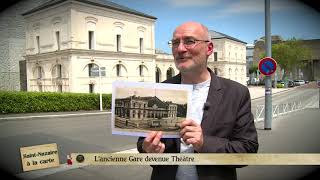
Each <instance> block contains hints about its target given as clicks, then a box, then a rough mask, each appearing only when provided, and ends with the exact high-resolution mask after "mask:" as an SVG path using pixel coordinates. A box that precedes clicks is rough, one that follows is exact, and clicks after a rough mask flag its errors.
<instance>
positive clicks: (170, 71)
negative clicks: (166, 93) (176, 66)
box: [167, 67, 174, 79]
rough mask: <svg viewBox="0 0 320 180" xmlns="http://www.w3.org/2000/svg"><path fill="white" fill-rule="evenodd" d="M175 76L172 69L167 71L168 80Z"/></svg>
mask: <svg viewBox="0 0 320 180" xmlns="http://www.w3.org/2000/svg"><path fill="white" fill-rule="evenodd" d="M173 76H174V70H173V68H172V67H170V68H169V69H168V70H167V79H169V78H171V77H173Z"/></svg>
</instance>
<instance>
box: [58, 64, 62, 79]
mask: <svg viewBox="0 0 320 180" xmlns="http://www.w3.org/2000/svg"><path fill="white" fill-rule="evenodd" d="M61 77H62V70H61V64H58V65H57V78H61Z"/></svg>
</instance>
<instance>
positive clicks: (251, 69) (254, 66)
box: [249, 64, 258, 74]
mask: <svg viewBox="0 0 320 180" xmlns="http://www.w3.org/2000/svg"><path fill="white" fill-rule="evenodd" d="M257 70H258V65H257V64H253V65H252V66H251V67H250V68H249V74H252V73H255V72H257Z"/></svg>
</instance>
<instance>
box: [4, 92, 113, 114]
mask: <svg viewBox="0 0 320 180" xmlns="http://www.w3.org/2000/svg"><path fill="white" fill-rule="evenodd" d="M99 97H100V96H99V94H86V93H56V92H22V91H21V92H18V91H0V113H2V114H7V113H30V112H58V111H79V110H99V108H100V105H99V102H100V101H99ZM102 102H103V108H104V109H110V107H111V94H103V95H102Z"/></svg>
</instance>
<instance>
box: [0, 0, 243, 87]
mask: <svg viewBox="0 0 320 180" xmlns="http://www.w3.org/2000/svg"><path fill="white" fill-rule="evenodd" d="M15 6H16V7H15V9H19V8H18V7H28V8H26V9H25V10H22V9H20V11H19V12H20V13H19V15H17V16H20V17H21V18H20V21H21V22H22V23H20V24H21V25H18V26H19V27H21V28H20V29H19V30H18V28H16V29H17V32H20V33H21V34H22V35H21V39H19V40H18V41H19V42H20V44H21V48H20V49H19V50H17V49H15V48H7V50H8V51H9V50H10V49H12V53H7V54H15V57H14V58H5V59H9V60H10V63H7V64H8V65H6V62H9V61H4V60H1V61H4V63H2V66H1V75H2V76H1V81H2V82H1V89H5V90H19V89H23V90H28V91H51V92H83V93H88V92H89V93H97V92H99V90H100V89H101V90H102V92H103V93H111V83H112V82H113V81H114V80H128V81H140V82H141V81H144V82H161V81H164V80H165V79H167V78H169V77H172V76H174V75H176V74H178V73H179V71H178V70H177V69H176V67H175V64H174V60H173V56H172V55H171V54H167V53H164V52H160V51H156V50H155V38H154V36H155V34H154V33H155V32H154V26H155V21H156V18H155V17H153V16H150V15H147V14H144V13H141V12H138V11H135V10H133V9H130V8H127V7H124V6H121V5H118V4H115V3H112V2H109V1H97V0H81V1H80V0H71V1H70V0H68V1H62V0H53V1H47V0H39V1H28V0H27V1H24V4H19V3H17V4H16V5H15ZM10 11H11V10H10ZM22 12H24V13H22ZM21 14H22V15H21ZM13 21H14V20H13ZM11 24H15V23H11ZM12 28H13V27H12ZM9 29H10V28H9ZM9 29H6V28H3V31H4V30H7V31H9ZM10 32H11V31H10ZM3 34H5V33H1V35H3ZM221 34H222V33H221ZM212 40H213V41H214V44H215V53H214V54H215V55H212V56H211V57H210V59H209V61H208V65H209V67H211V68H212V69H213V70H214V71H215V72H216V73H217V74H218V75H220V76H222V77H225V78H229V79H233V80H236V81H239V82H241V80H242V79H245V77H240V74H241V71H242V68H240V59H241V58H239V57H240V56H239V57H237V55H234V53H235V52H234V51H238V50H239V49H238V45H237V43H239V42H241V41H239V42H238V41H237V40H236V41H234V38H233V39H232V38H230V37H229V36H227V37H226V38H225V39H223V38H220V37H219V38H214V37H213V38H212ZM3 42H5V41H3ZM3 42H2V43H3ZM228 43H229V46H228V45H226V44H228ZM9 44H10V43H9ZM12 44H14V46H12V47H19V43H18V42H16V41H14V42H13V43H12ZM240 44H241V43H240ZM224 46H225V47H224ZM228 48H234V50H228ZM13 52H14V53H13ZM227 52H230V53H231V54H230V56H227V55H226V53H227ZM236 53H239V52H236ZM5 54H6V53H4V55H5ZM4 55H3V56H4ZM17 56H19V57H17ZM233 56H235V57H233ZM215 57H216V59H214V58H215ZM22 60H24V61H22ZM19 61H20V64H19ZM12 62H13V63H12ZM19 66H20V67H19ZM13 69H15V70H14V72H13ZM99 69H100V75H101V76H99ZM9 71H10V73H9V74H8V73H7V74H5V72H9ZM11 71H12V72H11ZM19 71H20V83H19V73H18V72H19ZM243 71H245V69H243ZM14 74H16V77H15V80H14V81H13V80H12V79H13V77H14V76H13V75H14ZM9 77H10V78H9ZM8 78H9V79H8ZM10 79H11V80H10ZM8 82H10V84H9V83H8ZM241 83H243V82H241ZM20 84H21V85H20ZM243 84H244V83H243ZM6 86H8V87H6ZM9 86H10V87H9ZM11 87H12V88H11ZM13 87H14V88H13Z"/></svg>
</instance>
